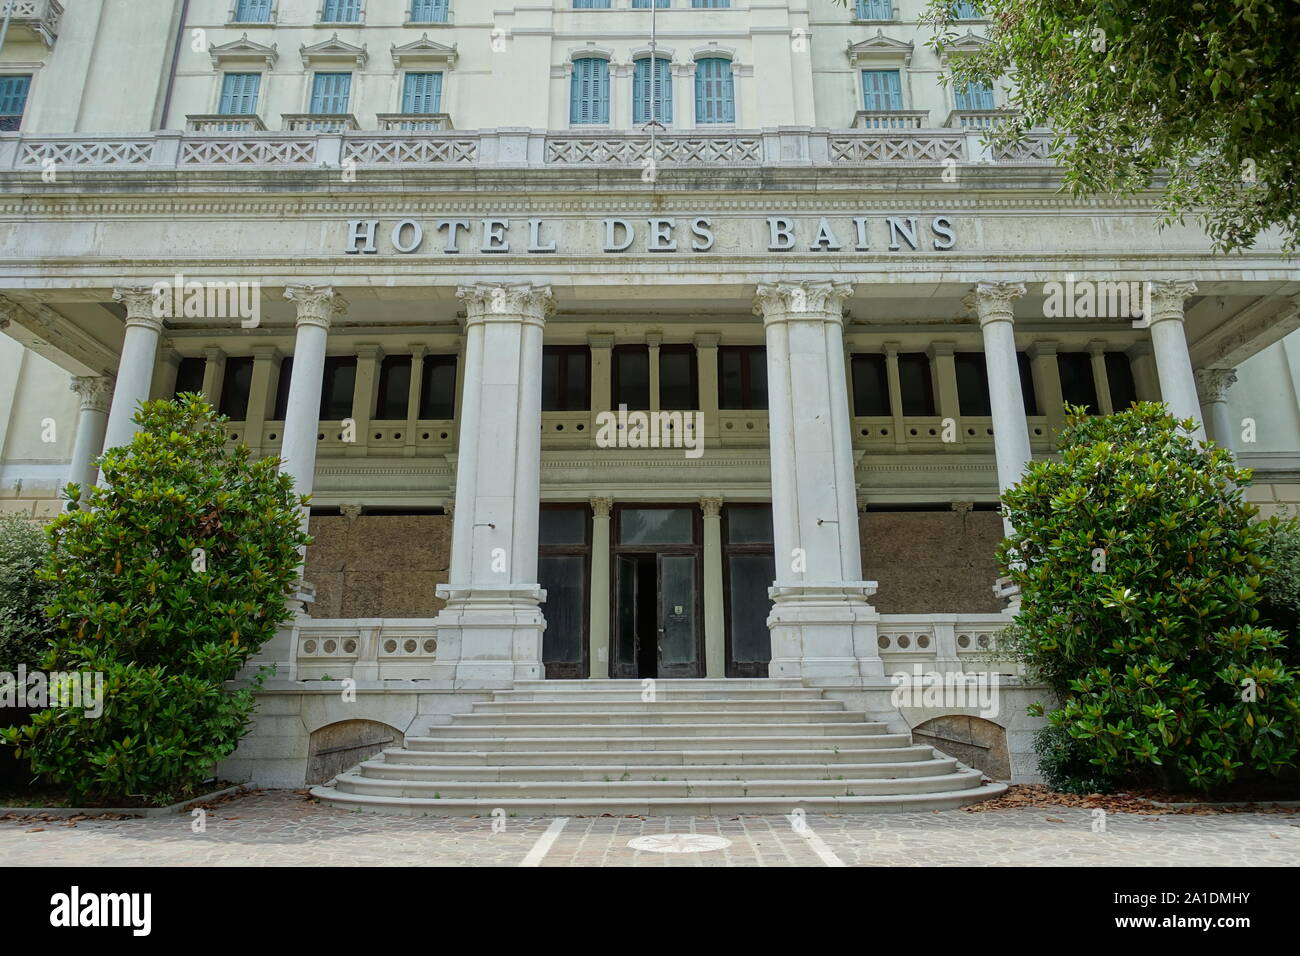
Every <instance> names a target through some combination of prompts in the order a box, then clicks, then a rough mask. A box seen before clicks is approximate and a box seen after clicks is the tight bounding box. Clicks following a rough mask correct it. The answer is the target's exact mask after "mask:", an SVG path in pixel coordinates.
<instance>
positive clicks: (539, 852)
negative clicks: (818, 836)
mask: <svg viewBox="0 0 1300 956" xmlns="http://www.w3.org/2000/svg"><path fill="white" fill-rule="evenodd" d="M568 822H569V818H568V817H559V818H558V819H556V820H555V821H553V822H552V823H551V825H550V826H549V827H547V828H546V832H545V833H543V834H542V835H541V836H539V837H538V838H537V842H536V843H534V844H533V848H532V849H531V850H529V851H528V855H527V856H526V857H524V858H523V861H522V862H520V864H519V865H520V866H541V865H542V859H543V858H544V857H545V856H546V854H547V853H548V852H549V851H550V849H551V845H552V844H554V843H555V841H556V840H557V839H558V838H559V836H560V833H561V832H562V831H563V830H564V827H565V825H566V824H567V823H568ZM840 865H841V866H843V865H844V864H840Z"/></svg>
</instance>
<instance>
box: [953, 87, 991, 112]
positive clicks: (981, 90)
mask: <svg viewBox="0 0 1300 956" xmlns="http://www.w3.org/2000/svg"><path fill="white" fill-rule="evenodd" d="M953 100H954V102H955V103H956V104H957V105H956V107H955V108H956V109H959V110H992V109H997V107H996V106H994V104H993V90H992V89H990V88H989V87H988V86H986V85H984V84H983V83H978V82H975V81H972V82H970V83H968V84H967V85H966V87H965V88H964V89H956V88H954V90H953Z"/></svg>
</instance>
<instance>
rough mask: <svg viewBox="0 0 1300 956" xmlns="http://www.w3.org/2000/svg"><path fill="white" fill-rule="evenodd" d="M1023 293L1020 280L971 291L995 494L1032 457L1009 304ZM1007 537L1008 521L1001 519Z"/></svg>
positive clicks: (982, 285)
mask: <svg viewBox="0 0 1300 956" xmlns="http://www.w3.org/2000/svg"><path fill="white" fill-rule="evenodd" d="M1024 294H1025V287H1024V285H1023V284H1022V283H1019V282H981V283H980V284H979V285H978V286H976V287H975V292H974V293H973V295H974V300H975V311H976V313H977V314H978V315H979V320H980V331H981V332H982V333H983V334H984V364H985V366H986V367H987V368H988V379H989V407H990V409H991V411H992V412H993V452H994V454H995V456H996V457H997V469H998V493H999V494H1000V493H1002V492H1004V491H1006V490H1007V489H1008V488H1010V487H1011V486H1012V485H1014V484H1016V483H1017V482H1018V481H1020V476H1021V475H1022V474H1024V471H1025V465H1027V464H1028V463H1029V461H1030V459H1031V458H1032V457H1033V454H1032V452H1031V451H1030V450H1029V423H1028V422H1027V421H1026V420H1025V396H1024V392H1023V391H1022V390H1021V388H1020V366H1019V364H1018V363H1017V361H1016V334H1015V329H1014V324H1013V316H1012V303H1013V302H1014V301H1015V300H1016V299H1018V298H1020V296H1022V295H1024ZM1004 524H1005V527H1006V530H1007V533H1008V534H1010V533H1011V523H1010V522H1009V521H1005V519H1004Z"/></svg>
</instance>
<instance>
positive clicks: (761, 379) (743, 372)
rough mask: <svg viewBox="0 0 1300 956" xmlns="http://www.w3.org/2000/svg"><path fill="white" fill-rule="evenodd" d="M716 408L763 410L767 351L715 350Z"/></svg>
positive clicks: (731, 347)
mask: <svg viewBox="0 0 1300 956" xmlns="http://www.w3.org/2000/svg"><path fill="white" fill-rule="evenodd" d="M718 407H719V408H738V409H756V408H757V409H761V408H767V350H766V349H764V348H763V346H761V345H723V346H720V347H719V348H718Z"/></svg>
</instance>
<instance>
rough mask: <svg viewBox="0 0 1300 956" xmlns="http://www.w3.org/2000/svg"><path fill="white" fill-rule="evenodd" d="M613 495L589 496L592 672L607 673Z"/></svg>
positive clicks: (589, 649)
mask: <svg viewBox="0 0 1300 956" xmlns="http://www.w3.org/2000/svg"><path fill="white" fill-rule="evenodd" d="M613 507H614V499H613V498H592V499H591V627H590V639H591V646H590V647H589V648H588V649H587V658H588V660H589V661H590V662H591V671H590V673H591V676H592V677H593V678H594V677H608V676H609V514H610V511H611V510H612V509H613Z"/></svg>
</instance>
